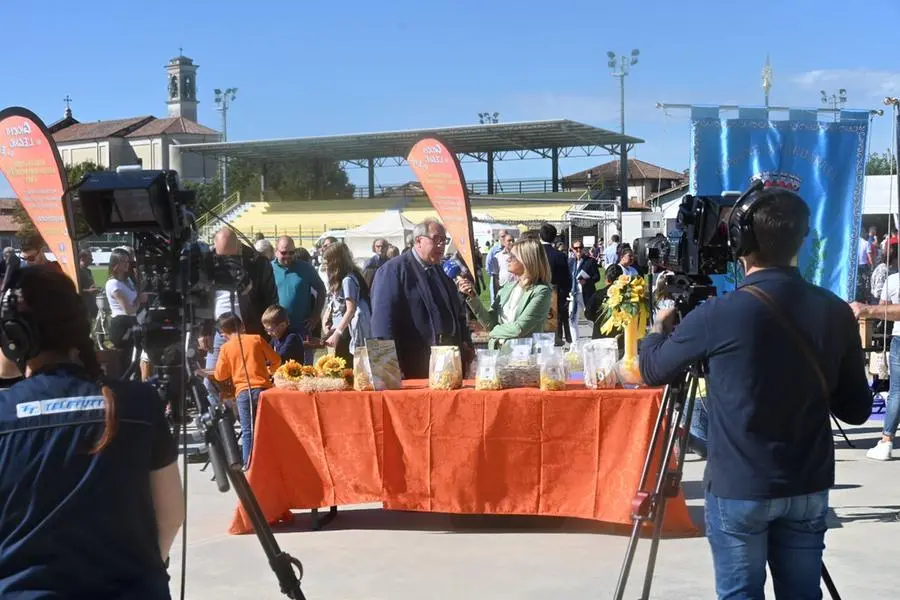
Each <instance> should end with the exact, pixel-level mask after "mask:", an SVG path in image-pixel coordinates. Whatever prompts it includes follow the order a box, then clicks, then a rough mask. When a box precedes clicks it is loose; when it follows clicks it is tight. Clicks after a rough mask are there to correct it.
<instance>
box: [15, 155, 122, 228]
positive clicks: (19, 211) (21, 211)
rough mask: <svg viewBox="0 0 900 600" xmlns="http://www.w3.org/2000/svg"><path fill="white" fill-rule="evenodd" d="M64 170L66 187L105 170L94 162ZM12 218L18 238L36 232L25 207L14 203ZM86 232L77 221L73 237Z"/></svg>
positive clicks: (84, 224) (67, 167)
mask: <svg viewBox="0 0 900 600" xmlns="http://www.w3.org/2000/svg"><path fill="white" fill-rule="evenodd" d="M65 170H66V187H72V186H73V185H75V184H76V183H78V182H79V181H81V179H82V178H83V177H84V176H85V175H87V174H88V173H94V172H96V171H103V170H105V169H104V168H103V167H101V166H100V165H98V164H97V163H95V162H92V161H85V162H83V163H79V164H77V165H66V167H65ZM12 218H13V221H15V222H16V225H18V229H17V230H16V235H17V236H18V237H20V238H21V237H26V236H28V235H33V234H35V233H37V232H38V231H37V228H36V227H35V226H34V222H32V220H31V217H29V216H28V212H27V211H26V210H25V207H23V206H22V203H21V202H16V206H15V208H13V212H12ZM88 230H89V229H88V226H87V223H85V222H84V221H81V220H79V222H78V223H75V237H81V235H83V234H85V233H87V232H88Z"/></svg>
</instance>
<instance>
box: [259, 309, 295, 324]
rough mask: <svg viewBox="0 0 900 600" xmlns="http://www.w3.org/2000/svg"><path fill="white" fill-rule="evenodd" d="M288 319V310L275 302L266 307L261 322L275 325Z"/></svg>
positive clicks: (286, 321)
mask: <svg viewBox="0 0 900 600" xmlns="http://www.w3.org/2000/svg"><path fill="white" fill-rule="evenodd" d="M289 321H290V319H289V318H288V312H287V311H286V310H285V309H284V307H283V306H279V305H277V304H273V305H272V306H270V307H269V308H267V309H266V312H264V313H263V315H262V324H263V325H266V326H269V327H275V326H278V325H281V324H282V323H288V322H289Z"/></svg>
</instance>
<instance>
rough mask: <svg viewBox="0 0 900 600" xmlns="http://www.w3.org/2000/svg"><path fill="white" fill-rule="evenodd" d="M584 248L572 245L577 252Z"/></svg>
mask: <svg viewBox="0 0 900 600" xmlns="http://www.w3.org/2000/svg"><path fill="white" fill-rule="evenodd" d="M582 249H583V248H582V247H581V246H572V250H575V251H576V252H578V251H579V250H582Z"/></svg>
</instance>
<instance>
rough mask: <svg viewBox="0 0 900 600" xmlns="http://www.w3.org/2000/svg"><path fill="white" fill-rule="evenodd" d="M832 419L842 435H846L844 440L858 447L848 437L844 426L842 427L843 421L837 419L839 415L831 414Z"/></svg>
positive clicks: (849, 444) (852, 446)
mask: <svg viewBox="0 0 900 600" xmlns="http://www.w3.org/2000/svg"><path fill="white" fill-rule="evenodd" d="M831 420H832V421H834V425H835V427H837V428H838V431H840V432H841V435H842V436H844V441H845V442H847V445H848V446H850V447H851V448H856V446H854V445H853V442H851V441H850V438H849V437H847V432H845V431H844V428H843V427H841V422H840V421H838V420H837V417H835V416H834V415H831Z"/></svg>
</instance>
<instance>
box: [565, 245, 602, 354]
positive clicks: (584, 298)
mask: <svg viewBox="0 0 900 600" xmlns="http://www.w3.org/2000/svg"><path fill="white" fill-rule="evenodd" d="M572 252H574V253H575V257H574V258H570V259H569V272H570V273H571V274H572V314H571V315H570V318H571V319H572V329H574V330H575V332H576V337H577V331H578V307H579V305H580V306H581V307H586V306H587V305H588V304H589V303H590V300H591V298H592V297H593V295H594V292H596V291H597V282H598V281H600V267H599V266H598V265H597V261H596V260H594V259H593V258H591V257H590V255H589V254H588V253H587V252H586V251H585V248H584V244H582V243H581V242H573V243H572ZM578 284H581V295H580V297H579V294H578Z"/></svg>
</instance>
